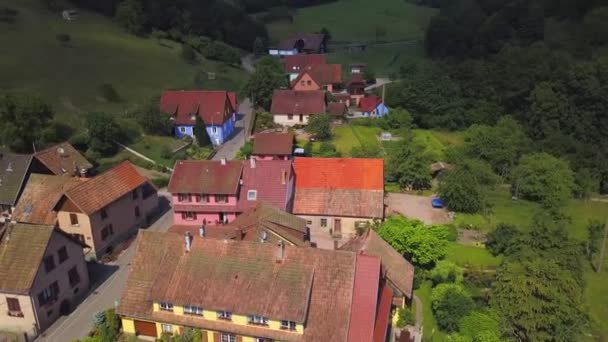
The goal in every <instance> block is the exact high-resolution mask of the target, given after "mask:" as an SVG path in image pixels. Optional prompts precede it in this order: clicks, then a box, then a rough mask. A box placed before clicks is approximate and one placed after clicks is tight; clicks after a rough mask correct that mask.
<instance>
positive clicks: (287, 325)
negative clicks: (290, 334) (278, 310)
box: [281, 321, 297, 331]
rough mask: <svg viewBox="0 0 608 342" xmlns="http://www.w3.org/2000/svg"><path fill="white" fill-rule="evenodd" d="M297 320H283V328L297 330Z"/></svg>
mask: <svg viewBox="0 0 608 342" xmlns="http://www.w3.org/2000/svg"><path fill="white" fill-rule="evenodd" d="M296 326H297V324H296V322H294V321H281V329H282V330H291V331H295V330H296Z"/></svg>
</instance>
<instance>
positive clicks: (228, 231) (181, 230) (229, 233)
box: [168, 224, 242, 240]
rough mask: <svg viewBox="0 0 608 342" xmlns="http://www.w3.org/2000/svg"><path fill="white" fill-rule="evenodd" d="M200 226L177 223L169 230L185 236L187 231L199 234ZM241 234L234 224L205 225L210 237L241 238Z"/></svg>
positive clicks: (206, 232) (207, 235) (207, 236)
mask: <svg viewBox="0 0 608 342" xmlns="http://www.w3.org/2000/svg"><path fill="white" fill-rule="evenodd" d="M199 228H200V227H199V226H193V225H189V226H188V225H181V224H176V225H173V226H171V227H170V228H169V230H168V232H169V233H175V234H179V235H181V236H184V235H185V234H186V233H187V232H190V234H192V236H199ZM241 234H242V232H240V231H239V230H238V229H235V228H234V227H232V226H222V225H215V226H206V227H205V237H206V238H209V239H221V240H223V239H228V240H235V239H236V240H240V238H239V237H240V235H241Z"/></svg>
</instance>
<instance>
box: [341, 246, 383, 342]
mask: <svg viewBox="0 0 608 342" xmlns="http://www.w3.org/2000/svg"><path fill="white" fill-rule="evenodd" d="M379 283H380V259H379V258H376V257H372V256H367V255H362V254H357V262H356V266H355V284H354V287H353V302H352V306H351V311H350V323H349V329H348V342H369V341H372V340H373V338H374V325H375V320H376V304H377V302H378V286H379Z"/></svg>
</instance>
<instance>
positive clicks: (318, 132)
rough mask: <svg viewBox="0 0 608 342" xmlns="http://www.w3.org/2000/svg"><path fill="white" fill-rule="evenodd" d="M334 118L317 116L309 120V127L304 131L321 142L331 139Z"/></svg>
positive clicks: (327, 115) (322, 115) (324, 115)
mask: <svg viewBox="0 0 608 342" xmlns="http://www.w3.org/2000/svg"><path fill="white" fill-rule="evenodd" d="M332 120H333V119H332V117H331V115H329V114H315V115H311V116H310V117H309V118H308V125H307V126H306V127H305V128H304V130H305V131H306V132H308V133H310V134H311V135H312V136H313V137H315V138H316V139H319V140H326V139H329V138H331V136H332V131H331V122H332Z"/></svg>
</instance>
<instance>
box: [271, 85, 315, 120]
mask: <svg viewBox="0 0 608 342" xmlns="http://www.w3.org/2000/svg"><path fill="white" fill-rule="evenodd" d="M270 113H272V114H273V115H285V114H291V115H300V114H320V113H325V92H323V91H321V90H314V91H296V90H282V89H278V90H275V91H274V94H273V95H272V105H271V106H270Z"/></svg>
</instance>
